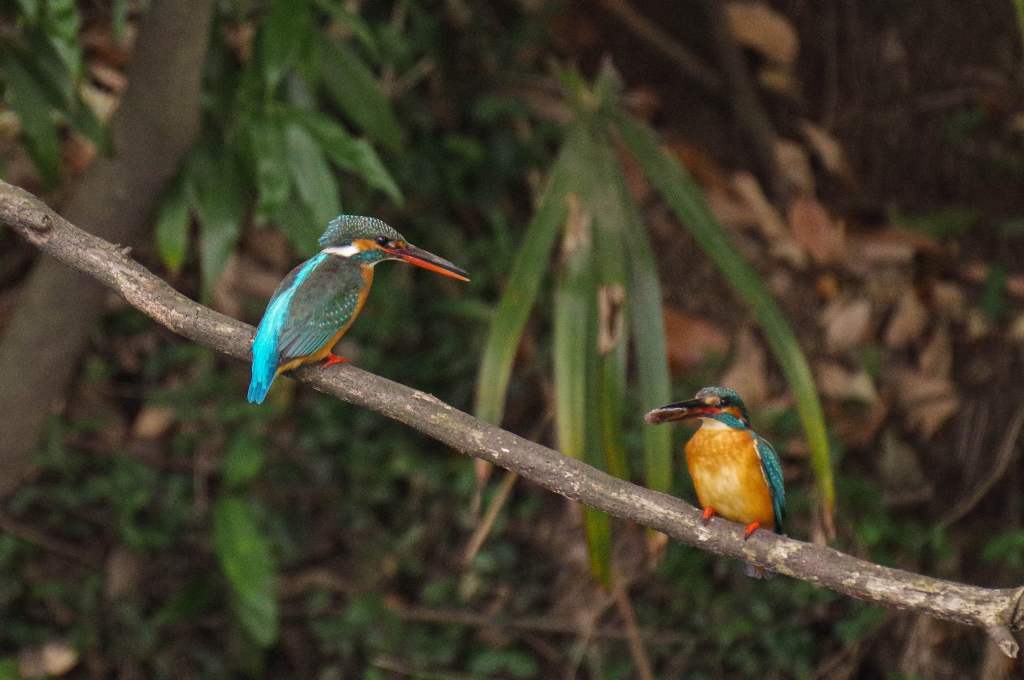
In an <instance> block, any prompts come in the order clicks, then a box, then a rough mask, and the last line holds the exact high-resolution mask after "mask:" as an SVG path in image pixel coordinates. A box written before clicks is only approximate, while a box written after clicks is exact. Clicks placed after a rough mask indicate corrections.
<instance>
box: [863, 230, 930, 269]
mask: <svg viewBox="0 0 1024 680" xmlns="http://www.w3.org/2000/svg"><path fill="white" fill-rule="evenodd" d="M854 244H855V245H856V250H857V253H856V257H851V258H850V259H851V260H864V261H866V262H867V263H869V264H909V263H910V262H911V261H912V260H913V259H914V255H915V254H916V253H918V252H932V253H934V252H939V251H940V250H941V246H939V244H938V242H937V241H935V240H934V239H932V238H930V237H928V236H927V235H925V234H920V233H916V232H912V231H907V230H905V229H896V228H893V229H885V230H883V231H874V232H868V233H865V234H860V235H859V236H858V237H857V238H856V240H855V241H854Z"/></svg>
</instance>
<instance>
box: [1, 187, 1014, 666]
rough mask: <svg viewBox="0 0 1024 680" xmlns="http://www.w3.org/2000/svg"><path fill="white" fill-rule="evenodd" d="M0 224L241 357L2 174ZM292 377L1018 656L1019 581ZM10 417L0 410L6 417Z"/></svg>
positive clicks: (233, 328)
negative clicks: (850, 541) (995, 583)
mask: <svg viewBox="0 0 1024 680" xmlns="http://www.w3.org/2000/svg"><path fill="white" fill-rule="evenodd" d="M0 223H5V224H7V225H9V226H10V227H12V228H13V229H14V230H15V231H17V232H18V233H20V234H21V235H22V236H23V237H24V238H26V239H27V240H28V241H29V242H31V243H33V244H34V245H36V246H38V247H39V248H41V249H42V250H44V251H46V252H47V253H49V254H50V255H53V256H54V257H56V258H57V259H59V260H61V261H62V262H64V263H65V264H68V265H71V266H72V267H75V268H77V269H80V270H81V271H83V272H88V273H89V274H90V275H91V276H94V277H95V278H97V279H99V280H100V281H101V282H102V283H103V284H105V285H107V286H109V287H110V288H112V289H114V290H115V291H117V293H119V294H120V295H121V296H123V297H124V298H125V300H127V301H128V303H129V304H131V305H132V306H134V307H136V308H137V309H139V310H140V311H142V312H143V313H145V314H146V315H148V316H149V317H150V318H152V319H154V320H155V321H157V322H158V323H160V324H162V325H163V326H166V327H167V328H169V329H170V330H172V331H174V332H175V333H178V334H179V335H182V336H184V337H186V338H189V339H190V340H193V341H195V342H197V343H199V344H202V345H206V346H208V347H212V348H213V349H215V350H217V351H219V352H223V353H224V354H227V355H229V356H232V357H235V358H237V359H241V360H243V361H244V360H248V358H249V346H250V344H251V342H252V336H253V328H252V327H251V326H249V325H247V324H244V323H242V322H240V321H237V320H235V319H232V318H230V317H227V316H224V315H223V314H219V313H217V312H215V311H213V310H211V309H209V308H207V307H203V306H202V305H200V304H198V303H196V302H193V301H192V300H190V299H188V298H186V297H185V296H184V295H182V294H180V293H178V292H177V291H176V290H174V289H173V288H171V287H170V286H169V285H167V283H165V282H164V281H162V280H161V279H159V278H157V277H156V276H154V275H153V274H152V273H150V272H149V271H148V270H146V269H145V268H144V267H143V266H141V265H140V264H138V263H137V262H135V261H134V260H132V259H131V258H130V257H128V255H127V253H126V252H125V250H124V249H123V248H119V247H117V246H115V245H113V244H111V243H108V242H106V241H104V240H103V239H100V238H97V237H95V236H92V235H91V234H88V233H86V232H84V231H82V230H81V229H78V228H77V227H75V226H73V225H72V224H70V223H69V222H68V221H66V220H64V219H63V218H62V217H60V216H59V215H57V214H56V213H54V212H53V211H51V210H50V209H49V208H47V207H46V206H45V205H44V204H43V203H42V202H41V201H39V199H37V198H35V197H34V196H32V195H31V194H29V193H27V192H25V191H22V190H21V189H18V188H16V187H12V186H11V185H9V184H5V183H3V182H0ZM291 375H292V376H293V377H294V378H295V379H297V380H299V381H301V382H304V383H306V384H308V385H310V386H312V387H313V388H314V389H317V390H319V391H321V392H325V393H327V394H331V395H333V396H335V397H338V398H339V399H342V400H344V401H347V402H349V403H352V404H356V405H358V406H362V407H365V408H369V409H372V410H374V411H377V412H378V413H382V414H384V415H385V416H387V417H389V418H392V419H394V420H397V421H398V422H401V423H403V424H405V425H408V426H409V427H412V428H414V429H416V430H419V431H420V432H422V433H424V434H426V435H428V436H430V437H433V438H434V439H436V440H438V441H440V442H443V443H445V444H447V445H449V446H451V447H452V448H454V449H456V450H458V451H461V452H462V453H465V454H467V455H470V456H473V457H476V458H480V459H482V460H486V461H489V462H491V463H494V464H495V465H498V466H501V467H503V468H506V469H508V470H512V471H513V472H516V473H518V474H519V475H520V476H522V477H525V478H526V479H529V480H530V481H532V482H535V483H536V484H539V485H540V486H543V487H545V488H547V489H549V490H551V491H554V492H555V493H559V494H561V495H563V496H565V497H567V498H571V499H573V500H576V501H579V502H581V503H585V504H587V505H591V506H593V507H595V508H600V509H601V510H604V511H606V512H608V513H610V514H612V515H615V516H616V517H620V518H622V519H626V520H630V521H633V522H636V523H638V524H642V525H644V526H647V527H650V528H652V529H657V530H658V531H662V532H664V533H665V534H667V535H669V536H671V537H672V538H674V539H676V540H678V541H682V542H683V543H687V544H689V545H692V546H695V547H698V548H700V549H701V550H707V551H709V552H713V553H717V554H720V555H728V556H731V557H737V558H739V559H742V560H746V561H747V562H750V563H752V564H756V565H760V566H763V567H767V568H768V569H770V570H772V571H775V572H778V573H780V574H785V575H787V576H792V577H794V578H798V579H802V580H804V581H807V582H809V583H813V584H815V585H817V586H820V587H823V588H830V589H832V590H834V591H836V592H839V593H843V594H845V595H849V596H851V597H855V598H858V599H861V600H866V601H868V602H874V603H877V604H881V605H885V606H887V607H895V608H899V609H909V610H914V611H918V612H923V613H926V614H930V615H931V616H935V617H938V618H941V619H947V620H950V621H957V622H960V623H964V624H967V625H970V626H978V627H981V628H983V629H985V630H986V632H987V633H988V634H989V636H990V637H991V638H992V639H993V640H994V641H995V642H996V644H998V645H999V647H1000V649H1001V650H1002V651H1003V652H1004V653H1005V654H1007V655H1008V656H1011V657H1014V656H1016V654H1017V652H1018V650H1019V645H1018V644H1017V642H1016V640H1014V637H1013V634H1012V632H1011V631H1013V630H1019V629H1020V628H1022V627H1024V605H1022V602H1024V587H1020V588H1002V589H990V588H980V587H977V586H971V585H966V584H962V583H955V582H952V581H945V580H942V579H936V578H931V577H929V576H923V575H921V574H914V573H911V572H908V571H903V570H900V569H891V568H889V567H883V566H880V565H877V564H873V563H871V562H867V561H865V560H862V559H858V558H856V557H853V556H851V555H847V554H845V553H841V552H839V551H838V550H833V549H832V548H827V547H822V546H815V545H812V544H810V543H805V542H803V541H797V540H794V539H792V538H786V537H781V536H776V535H774V534H771V533H768V532H764V531H762V532H758V533H757V534H755V535H754V537H752V538H751V539H750V540H749V541H744V540H743V538H742V535H743V531H742V527H741V526H739V525H737V524H733V523H731V522H726V521H722V520H716V521H713V522H711V523H709V524H707V525H705V524H704V523H702V522H701V513H700V511H699V510H697V509H696V508H694V507H693V506H691V505H688V504H687V503H684V502H683V501H681V500H679V499H677V498H674V497H672V496H668V495H666V494H663V493H659V492H657V491H652V490H650V489H646V488H643V487H640V486H637V485H635V484H631V483H629V482H627V481H624V480H622V479H617V478H615V477H612V476H610V475H608V474H606V473H604V472H601V471H600V470H597V469H595V468H592V467H590V466H589V465H587V464H586V463H583V462H581V461H579V460H575V459H573V458H569V457H567V456H563V455H562V454H560V453H558V452H557V451H554V450H552V449H549V448H547V447H544V446H541V445H540V444H536V443H534V442H531V441H527V440H525V439H523V438H522V437H519V436H517V435H514V434H512V433H511V432H506V431H505V430H502V429H500V428H497V427H494V426H493V425H488V424H487V423H484V422H482V421H480V420H477V419H476V418H474V417H472V416H470V415H469V414H467V413H463V412H462V411H459V410H458V409H455V408H453V407H452V406H449V405H448V404H445V403H444V402H442V401H440V400H439V399H437V398H436V397H434V396H432V395H429V394H425V393H423V392H419V391H417V390H414V389H412V388H409V387H406V386H404V385H400V384H398V383H395V382H392V381H390V380H387V379H386V378H381V377H379V376H376V375H373V374H372V373H367V372H366V371H362V370H360V369H358V368H356V367H354V366H352V365H350V364H346V365H343V366H332V367H330V368H321V367H304V368H302V369H300V370H298V371H295V372H294V373H292V374H291ZM7 422H8V419H7V417H6V416H5V417H4V424H5V427H6V424H7Z"/></svg>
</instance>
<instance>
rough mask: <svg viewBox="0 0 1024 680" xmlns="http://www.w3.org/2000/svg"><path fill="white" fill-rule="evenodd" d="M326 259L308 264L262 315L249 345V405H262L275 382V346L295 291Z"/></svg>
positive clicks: (318, 258)
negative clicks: (250, 360)
mask: <svg viewBox="0 0 1024 680" xmlns="http://www.w3.org/2000/svg"><path fill="white" fill-rule="evenodd" d="M328 257H330V256H329V255H327V254H326V253H320V254H318V255H315V256H314V257H311V258H310V259H309V260H307V261H306V264H304V265H302V269H300V270H299V272H298V274H296V275H295V279H294V280H293V281H292V282H291V285H289V286H288V287H287V288H285V289H284V290H280V291H278V292H277V293H276V294H275V295H274V297H273V298H271V300H270V304H268V305H267V311H265V312H264V313H263V318H262V319H261V320H260V325H259V328H257V329H256V338H255V340H253V342H252V378H251V379H250V381H249V394H248V399H249V402H250V403H253V404H261V403H263V400H264V399H265V398H266V396H267V392H269V391H270V386H271V385H272V384H273V382H274V377H275V373H276V372H277V363H278V359H279V353H278V351H277V344H278V340H279V338H280V337H281V329H283V328H284V322H285V320H286V319H287V318H288V307H289V306H290V305H291V302H292V297H293V296H294V295H295V291H296V290H298V289H299V286H301V285H302V282H303V281H305V280H306V278H307V277H308V276H309V275H310V273H311V272H312V271H313V269H314V268H316V266H317V265H318V264H320V263H321V262H323V261H324V260H325V259H327V258H328Z"/></svg>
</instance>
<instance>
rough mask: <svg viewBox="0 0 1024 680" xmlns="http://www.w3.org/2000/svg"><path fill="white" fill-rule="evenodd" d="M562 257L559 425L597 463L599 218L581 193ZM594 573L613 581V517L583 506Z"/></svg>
mask: <svg viewBox="0 0 1024 680" xmlns="http://www.w3.org/2000/svg"><path fill="white" fill-rule="evenodd" d="M568 200H569V202H570V205H571V207H570V210H569V213H568V219H567V220H566V227H565V235H564V241H563V247H562V261H561V264H560V267H559V273H558V277H557V280H556V283H555V309H554V343H553V352H554V356H553V363H554V373H555V424H556V430H557V432H558V446H559V448H560V449H561V451H562V453H564V454H566V455H568V456H572V457H573V458H579V459H581V460H587V461H588V462H591V463H596V464H597V465H598V466H599V467H600V466H601V465H600V464H601V461H600V460H596V461H595V460H594V456H593V453H595V452H596V451H597V450H598V446H599V444H600V436H599V433H598V432H597V427H595V421H596V420H597V418H596V417H595V414H594V413H593V410H592V404H591V396H592V393H593V389H592V388H593V379H594V371H595V368H596V347H595V345H594V342H595V325H596V309H595V297H594V294H595V287H594V283H595V279H594V269H593V265H594V261H593V254H592V248H593V244H592V239H593V236H592V228H593V221H592V217H591V216H590V214H589V213H587V212H586V211H585V210H584V209H583V208H582V207H581V206H580V199H579V195H578V194H575V193H574V194H570V195H569V196H568ZM583 520H584V528H585V531H586V536H587V550H588V554H589V559H590V569H591V573H592V574H593V575H594V577H595V578H596V579H597V580H598V582H600V583H602V584H604V585H609V584H610V582H611V568H610V567H611V522H610V521H609V518H608V516H607V515H606V514H604V513H603V512H600V511H598V510H594V509H593V508H589V507H585V508H584V509H583Z"/></svg>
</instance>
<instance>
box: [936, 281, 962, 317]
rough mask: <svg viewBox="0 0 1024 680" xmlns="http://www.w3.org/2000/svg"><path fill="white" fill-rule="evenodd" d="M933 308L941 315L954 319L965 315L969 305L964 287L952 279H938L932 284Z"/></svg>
mask: <svg viewBox="0 0 1024 680" xmlns="http://www.w3.org/2000/svg"><path fill="white" fill-rule="evenodd" d="M931 293H932V295H931V297H932V308H933V309H934V310H935V313H936V314H937V315H939V316H942V317H945V318H947V319H952V320H954V321H959V320H960V319H962V318H963V317H964V311H965V309H966V307H967V305H966V298H965V297H964V291H963V289H962V288H961V287H960V286H959V285H957V284H956V283H953V282H952V281H936V282H935V283H933V284H932V291H931Z"/></svg>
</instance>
